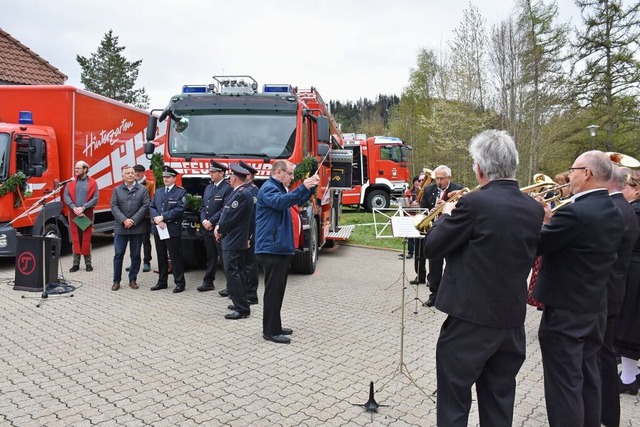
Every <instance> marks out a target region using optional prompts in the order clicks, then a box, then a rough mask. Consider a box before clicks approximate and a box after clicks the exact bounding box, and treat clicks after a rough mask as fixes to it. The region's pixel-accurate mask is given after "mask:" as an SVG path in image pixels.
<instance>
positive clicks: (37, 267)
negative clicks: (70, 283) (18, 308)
mask: <svg viewBox="0 0 640 427" xmlns="http://www.w3.org/2000/svg"><path fill="white" fill-rule="evenodd" d="M59 260H60V239H59V238H58V237H55V236H54V237H43V236H18V240H17V252H16V266H15V270H16V277H15V285H14V286H13V289H14V290H16V291H30V292H43V291H44V289H45V286H46V285H47V284H49V283H57V282H58V261H59ZM43 263H44V269H43ZM43 276H44V280H43Z"/></svg>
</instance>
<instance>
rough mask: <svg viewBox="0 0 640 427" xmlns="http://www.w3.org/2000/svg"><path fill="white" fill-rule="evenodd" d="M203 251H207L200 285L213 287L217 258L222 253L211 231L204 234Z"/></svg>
mask: <svg viewBox="0 0 640 427" xmlns="http://www.w3.org/2000/svg"><path fill="white" fill-rule="evenodd" d="M204 249H205V250H206V251H207V270H206V271H205V273H204V277H203V278H202V283H203V284H207V285H213V281H214V280H216V270H217V268H218V256H219V255H220V254H221V253H222V250H221V248H220V243H219V242H217V241H216V239H215V237H213V232H212V231H207V230H205V232H204Z"/></svg>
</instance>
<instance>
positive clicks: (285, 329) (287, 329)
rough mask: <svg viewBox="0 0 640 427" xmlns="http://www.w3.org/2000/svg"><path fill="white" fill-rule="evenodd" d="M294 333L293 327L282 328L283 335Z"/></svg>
mask: <svg viewBox="0 0 640 427" xmlns="http://www.w3.org/2000/svg"><path fill="white" fill-rule="evenodd" d="M292 333H293V329H291V328H282V335H291V334H292Z"/></svg>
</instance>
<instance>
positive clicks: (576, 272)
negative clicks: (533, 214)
mask: <svg viewBox="0 0 640 427" xmlns="http://www.w3.org/2000/svg"><path fill="white" fill-rule="evenodd" d="M623 231H624V226H623V224H622V215H621V214H620V211H619V210H618V208H616V206H615V205H614V204H613V202H612V201H611V197H609V193H607V190H605V189H602V190H598V191H594V192H591V193H587V194H584V195H582V196H580V197H578V198H577V199H576V200H575V201H574V202H573V203H571V204H569V205H567V206H564V207H563V208H561V209H559V210H558V211H557V212H556V213H555V214H554V215H553V217H552V218H551V222H550V223H549V224H547V225H544V226H543V227H542V231H541V233H540V244H539V245H538V253H539V254H540V255H543V258H542V266H541V267H540V273H539V274H538V281H537V283H536V287H535V289H534V292H533V295H534V297H535V298H536V299H537V300H538V301H540V302H542V303H544V305H545V306H549V307H554V308H559V309H563V310H568V311H575V312H580V313H598V312H601V311H604V310H606V308H607V295H606V291H607V281H608V280H609V275H610V274H611V268H612V267H613V263H614V262H615V261H616V258H617V251H618V247H619V246H620V242H621V241H622V233H623Z"/></svg>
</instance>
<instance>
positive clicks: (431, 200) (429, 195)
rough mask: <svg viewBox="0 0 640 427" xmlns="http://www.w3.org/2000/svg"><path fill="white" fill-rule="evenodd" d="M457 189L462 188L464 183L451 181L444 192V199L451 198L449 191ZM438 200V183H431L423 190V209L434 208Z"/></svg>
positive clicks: (421, 204) (421, 205)
mask: <svg viewBox="0 0 640 427" xmlns="http://www.w3.org/2000/svg"><path fill="white" fill-rule="evenodd" d="M456 190H462V185H460V184H456V183H454V182H450V183H449V188H447V190H446V192H445V194H444V200H445V201H446V200H449V193H450V192H452V191H456ZM437 201H438V187H437V185H436V184H429V185H428V186H427V187H426V188H425V189H424V191H423V192H422V200H421V201H420V207H421V208H422V209H433V208H434V207H435V205H436V202H437Z"/></svg>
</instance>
